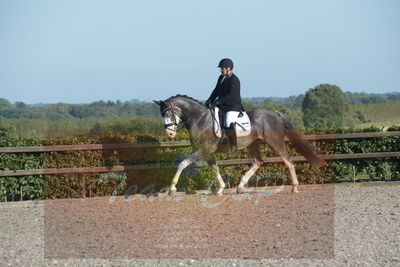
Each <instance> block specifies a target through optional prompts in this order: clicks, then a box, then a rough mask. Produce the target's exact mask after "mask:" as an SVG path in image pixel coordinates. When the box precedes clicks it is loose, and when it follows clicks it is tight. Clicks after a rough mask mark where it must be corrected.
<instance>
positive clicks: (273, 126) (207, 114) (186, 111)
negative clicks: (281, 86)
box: [153, 94, 326, 196]
mask: <svg viewBox="0 0 400 267" xmlns="http://www.w3.org/2000/svg"><path fill="white" fill-rule="evenodd" d="M153 101H154V102H155V103H156V104H157V105H159V106H160V113H161V116H162V117H163V119H164V128H165V130H166V134H167V135H168V136H169V137H170V138H174V137H175V136H176V133H177V129H178V124H179V123H180V122H182V123H183V124H184V127H185V128H186V129H187V130H188V132H189V135H190V143H191V146H192V148H193V152H192V153H191V154H190V155H189V157H187V158H186V159H184V160H183V161H182V162H180V163H179V165H178V168H177V171H176V173H175V175H174V177H173V179H172V182H171V186H170V189H169V194H170V195H174V194H175V193H176V184H177V183H178V180H179V176H180V175H181V173H182V171H183V170H184V169H185V168H186V167H187V166H189V165H190V164H192V163H194V162H196V161H199V160H205V161H206V162H207V163H208V165H209V166H210V167H211V168H212V170H213V172H214V173H215V176H216V179H217V181H218V183H219V188H218V190H217V191H216V195H217V196H222V195H223V190H224V189H225V183H224V181H223V179H222V177H221V174H220V172H219V168H218V166H217V164H216V159H215V155H214V153H217V152H219V149H220V145H221V144H220V139H221V138H220V137H217V136H216V135H215V133H214V130H213V125H214V117H213V110H212V109H209V108H207V107H206V106H205V105H204V104H203V103H202V102H200V101H198V100H196V99H194V98H192V97H189V96H186V95H179V94H178V95H176V96H172V97H170V98H168V99H166V100H159V101H155V100H153ZM246 112H247V114H248V116H249V118H250V122H251V133H250V134H249V135H248V136H243V137H238V138H237V143H236V145H237V149H239V150H242V149H246V150H247V153H248V155H249V156H250V158H251V160H252V165H251V167H250V169H249V170H248V171H247V172H246V173H245V174H244V176H243V177H242V178H241V180H240V183H239V185H238V187H237V191H236V192H237V194H241V193H243V192H244V191H245V186H246V184H247V182H248V181H249V179H250V177H251V176H252V175H253V174H254V173H255V172H256V171H257V170H258V169H259V168H260V167H261V166H262V164H263V163H264V161H263V159H262V157H261V153H260V145H261V144H267V145H269V146H270V147H271V148H272V149H273V150H274V151H275V152H276V153H277V154H278V155H279V156H280V157H281V159H282V160H283V162H284V163H285V165H286V166H287V168H288V169H289V172H290V177H291V183H292V190H291V192H292V193H299V191H298V185H299V182H298V180H297V176H296V170H295V166H294V163H293V161H292V160H291V156H290V154H289V153H288V151H287V149H286V146H285V137H287V138H288V139H289V141H290V142H291V143H292V144H293V145H294V147H295V148H296V150H298V151H299V152H300V154H302V155H303V156H304V157H305V159H306V161H308V162H309V163H310V165H311V167H319V166H322V165H324V164H325V163H326V162H325V161H324V159H322V158H321V157H320V156H318V155H317V154H316V151H315V148H314V147H313V146H312V145H311V144H310V143H308V142H307V141H305V140H303V139H302V137H301V136H300V135H299V134H298V133H297V131H296V130H294V128H293V127H292V125H291V124H290V122H289V121H288V120H287V118H286V117H285V116H284V115H283V114H282V113H280V112H278V111H274V110H269V109H264V108H254V109H250V110H248V111H246Z"/></svg>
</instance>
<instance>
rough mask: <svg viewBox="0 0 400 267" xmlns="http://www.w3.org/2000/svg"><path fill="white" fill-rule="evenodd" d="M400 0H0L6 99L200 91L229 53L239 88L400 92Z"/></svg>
mask: <svg viewBox="0 0 400 267" xmlns="http://www.w3.org/2000/svg"><path fill="white" fill-rule="evenodd" d="M399 32H400V1H398V0H351V1H349V0H323V1H321V0H301V1H298V0H279V1H278V0H275V1H269V0H249V1H243V0H231V1H215V0H202V1H194V0H141V1H139V0H113V1H111V0H109V1H105V0H57V1H55V0H25V1H24V0H0V98H5V99H8V100H9V101H11V102H16V101H22V102H25V103H27V104H34V103H58V102H63V103H90V102H93V101H99V100H105V101H107V100H112V101H115V100H121V101H128V100H132V99H138V100H141V101H151V100H153V99H155V100H160V99H166V98H168V97H170V96H173V95H176V94H186V95H189V96H192V97H194V98H197V99H199V100H205V99H207V98H208V97H209V95H210V94H211V92H212V90H213V89H214V87H215V84H216V81H217V78H218V76H219V74H220V72H219V69H218V68H217V65H218V62H219V60H220V59H221V58H225V57H228V58H231V59H232V60H233V61H234V63H235V67H234V73H235V74H236V75H237V76H238V77H239V79H240V81H241V94H242V97H243V98H244V97H287V96H291V95H298V94H304V93H305V92H306V91H307V90H308V89H310V88H313V87H315V86H317V85H318V84H321V83H330V84H335V85H338V86H339V87H341V89H342V90H343V91H350V92H367V93H388V92H399V91H400V34H399Z"/></svg>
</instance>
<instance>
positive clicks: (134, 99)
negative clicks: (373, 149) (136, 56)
mask: <svg viewBox="0 0 400 267" xmlns="http://www.w3.org/2000/svg"><path fill="white" fill-rule="evenodd" d="M343 93H345V94H347V93H350V94H364V93H365V94H368V95H375V96H382V95H388V94H400V92H387V93H367V92H350V91H343ZM301 95H303V96H304V95H305V93H304V94H297V95H290V96H283V97H278V96H254V97H242V100H248V99H269V98H275V99H286V98H290V97H299V96H301ZM0 99H5V100H7V101H9V102H10V103H12V104H15V103H17V102H22V103H24V104H26V105H28V106H37V105H38V106H39V105H54V104H67V105H86V104H92V103H95V102H101V101H103V102H108V101H111V102H114V103H116V102H117V101H120V102H121V103H123V104H125V103H135V102H137V103H140V104H142V103H153V100H165V99H152V100H150V101H146V100H141V99H136V98H133V99H129V100H122V99H98V100H94V101H91V102H81V103H70V102H49V103H44V102H38V103H26V102H23V101H10V100H9V99H6V98H2V97H0ZM196 100H198V101H203V102H204V101H205V99H196Z"/></svg>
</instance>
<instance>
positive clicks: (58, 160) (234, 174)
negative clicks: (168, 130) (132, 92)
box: [0, 126, 400, 201]
mask: <svg viewBox="0 0 400 267" xmlns="http://www.w3.org/2000/svg"><path fill="white" fill-rule="evenodd" d="M389 130H391V131H395V130H396V131H398V130H400V126H393V127H391V128H389ZM379 131H381V129H378V128H374V127H371V128H368V129H343V130H337V131H335V132H334V133H355V132H379ZM178 133H179V134H178V136H177V137H176V140H187V139H188V134H187V132H186V131H179V132H178ZM303 133H304V134H323V133H332V131H315V130H304V131H303ZM70 135H71V133H68V132H59V133H57V134H53V135H52V136H51V137H50V136H49V137H48V138H46V139H45V140H34V139H16V138H11V139H10V138H8V139H7V138H3V139H2V140H1V141H0V146H3V147H5V146H9V147H13V146H35V145H61V144H62V145H71V144H96V143H125V142H133V143H143V142H156V141H168V139H167V137H165V133H164V131H163V130H161V131H154V130H146V131H128V130H126V131H116V130H113V131H111V130H110V131H91V132H88V131H85V132H74V135H75V136H74V137H67V136H70ZM288 147H289V150H290V153H291V154H292V155H297V152H296V151H295V150H294V149H293V148H292V147H291V146H290V144H289V146H288ZM316 147H317V150H318V151H319V153H321V154H332V153H336V154H347V153H363V152H364V153H367V152H383V151H400V139H399V137H387V138H365V139H358V140H357V139H347V140H327V141H319V142H317V143H316ZM262 150H263V156H276V155H275V154H274V152H273V151H271V150H270V149H269V147H267V146H263V148H262ZM190 152H191V148H190V147H179V148H137V149H116V150H104V151H101V150H96V151H68V152H46V153H15V154H13V153H3V154H0V170H21V169H39V168H73V167H96V166H105V165H106V166H116V165H132V164H153V163H158V164H159V163H162V164H164V163H165V164H171V163H172V164H175V166H176V165H177V164H178V163H179V162H180V161H181V160H183V159H184V158H185V157H186V156H187V155H189V153H190ZM246 157H247V155H246V153H245V152H238V153H236V154H218V155H217V158H218V159H219V160H224V159H234V158H246ZM399 162H400V160H399V158H388V159H385V158H379V159H356V160H340V161H339V160H337V161H335V162H333V163H330V164H327V165H325V166H323V167H322V168H319V169H311V168H310V166H309V164H308V163H297V164H296V170H297V174H298V178H299V181H300V183H303V184H307V183H331V182H337V181H343V180H352V179H353V178H356V179H360V178H368V177H369V178H379V179H382V180H385V179H396V178H398V177H400V175H399V174H400V164H399ZM175 166H173V167H166V168H160V169H151V170H141V171H129V172H127V173H105V174H97V173H94V174H64V175H44V176H22V177H1V178H0V201H5V199H7V201H12V200H20V199H23V200H27V199H43V198H75V197H80V196H81V194H82V179H83V178H84V179H85V189H86V196H104V195H116V194H119V195H121V194H124V192H126V190H127V189H129V190H130V191H131V192H134V191H137V192H140V191H141V190H143V189H145V190H148V191H151V190H154V191H155V192H158V191H160V190H163V189H164V190H166V189H165V188H166V187H168V186H169V184H170V182H171V179H172V177H173V175H174V173H175V171H176V167H175ZM247 169H248V166H247V165H234V166H221V167H220V170H221V173H222V176H223V178H224V180H225V181H226V182H227V184H228V186H229V187H234V186H236V185H237V184H238V182H239V179H240V177H241V176H242V175H243V174H244V173H245V172H246V171H247ZM282 179H283V183H285V184H290V175H289V172H288V170H287V168H286V167H285V166H284V165H283V164H280V163H274V164H265V165H264V166H263V167H262V168H261V169H260V170H259V171H258V172H257V175H255V177H253V178H252V179H251V180H250V181H249V183H250V185H251V186H254V185H264V184H266V183H276V184H279V183H282ZM133 185H136V186H133ZM150 185H153V186H150ZM149 186H150V187H149ZM210 186H211V187H215V186H216V185H215V179H214V175H213V173H212V171H211V168H210V167H208V166H207V167H204V168H199V167H196V166H189V167H188V168H187V169H186V170H185V171H184V172H183V174H182V176H181V178H180V180H179V183H178V188H181V189H182V190H186V191H190V190H195V189H206V188H208V187H210ZM21 192H22V194H21Z"/></svg>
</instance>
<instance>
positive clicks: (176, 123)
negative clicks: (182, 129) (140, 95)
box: [162, 104, 183, 132]
mask: <svg viewBox="0 0 400 267" xmlns="http://www.w3.org/2000/svg"><path fill="white" fill-rule="evenodd" d="M167 111H170V112H171V113H172V115H174V116H172V119H171V120H172V122H170V123H164V128H165V129H168V130H170V131H174V132H176V128H177V127H178V122H177V121H176V117H178V118H179V119H180V120H181V121H183V120H182V114H181V113H179V112H178V111H177V110H176V109H174V108H173V107H172V106H171V105H170V104H167V107H166V108H165V109H164V110H163V111H162V113H164V114H166V112H167ZM171 126H175V127H174V128H170V127H171Z"/></svg>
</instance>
